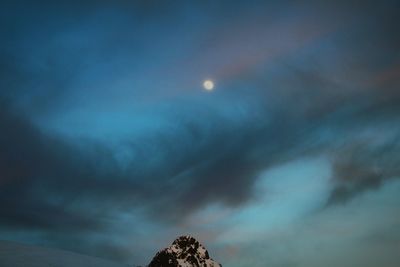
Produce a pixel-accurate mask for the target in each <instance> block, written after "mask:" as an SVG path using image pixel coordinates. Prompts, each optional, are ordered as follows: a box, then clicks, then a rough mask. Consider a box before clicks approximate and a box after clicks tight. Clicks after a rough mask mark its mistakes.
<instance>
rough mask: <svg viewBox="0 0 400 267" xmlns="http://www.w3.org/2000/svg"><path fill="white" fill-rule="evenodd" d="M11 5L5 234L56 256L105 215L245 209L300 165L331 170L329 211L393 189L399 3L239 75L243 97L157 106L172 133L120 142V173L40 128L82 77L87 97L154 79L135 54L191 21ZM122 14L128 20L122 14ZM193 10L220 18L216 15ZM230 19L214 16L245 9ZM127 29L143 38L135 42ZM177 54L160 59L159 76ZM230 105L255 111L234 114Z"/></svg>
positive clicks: (111, 160)
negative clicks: (317, 160) (130, 80)
mask: <svg viewBox="0 0 400 267" xmlns="http://www.w3.org/2000/svg"><path fill="white" fill-rule="evenodd" d="M9 5H10V6H8V9H2V10H3V11H1V14H2V15H3V14H4V16H0V19H1V22H2V23H0V24H1V25H3V26H1V31H2V34H3V36H4V42H2V44H1V45H0V47H1V48H2V52H0V77H1V80H0V85H1V89H0V90H1V91H0V96H1V97H2V99H3V100H2V102H1V103H0V130H1V135H0V175H1V180H0V214H1V219H0V223H1V226H2V227H4V228H5V229H28V230H40V231H44V232H47V233H48V234H49V236H48V238H49V239H54V240H56V242H58V243H60V244H64V245H65V244H66V243H69V242H67V241H66V240H67V239H68V238H67V236H63V235H62V236H60V235H59V232H60V231H61V230H62V231H65V232H75V233H76V232H79V233H82V234H83V235H85V234H87V235H90V234H93V233H94V232H101V231H106V230H105V229H107V228H108V227H110V222H109V221H107V217H108V216H112V215H116V214H118V213H119V212H121V213H122V212H131V211H132V210H134V209H136V208H143V209H144V210H145V214H146V215H147V216H149V217H150V218H152V219H154V218H155V219H157V220H160V221H161V222H163V223H171V224H173V223H176V222H177V221H179V220H180V218H182V217H184V216H187V215H189V214H191V213H192V212H194V211H196V210H199V209H201V208H202V207H205V206H206V205H207V204H210V203H222V204H224V205H228V206H234V207H238V206H240V205H243V204H245V203H247V202H248V201H249V200H251V199H252V198H253V189H254V188H253V187H254V182H255V181H256V180H257V178H258V175H259V174H260V172H261V171H264V170H266V169H268V168H270V167H273V166H277V165H279V164H282V163H284V162H286V161H290V160H292V159H296V158H300V157H304V156H309V155H320V154H327V155H329V156H330V157H331V158H332V163H333V184H334V188H333V190H332V194H331V195H330V196H329V197H328V198H329V200H328V205H331V204H337V203H345V202H346V201H347V200H349V199H351V198H352V197H354V196H357V195H358V194H359V193H361V192H364V191H365V190H368V189H371V188H377V187H379V186H380V185H381V184H382V183H384V182H385V181H386V180H388V179H393V178H395V177H399V167H398V166H400V164H399V156H398V152H399V138H400V133H399V128H398V126H397V125H398V123H399V119H400V118H399V114H400V113H399V112H400V110H399V107H400V105H398V103H400V93H399V90H398V88H399V85H400V81H399V78H398V77H399V75H398V74H399V73H400V72H399V69H400V67H399V66H400V64H399V63H400V62H399V59H400V58H399V56H400V55H399V51H398V47H400V40H399V37H398V36H399V35H398V34H397V27H396V26H397V25H398V23H397V20H398V19H397V12H395V11H396V9H395V8H394V7H393V6H396V4H395V3H394V4H393V6H392V5H389V4H387V5H380V6H379V8H377V9H375V6H374V5H372V6H369V5H367V6H366V7H364V9H362V10H358V11H356V13H355V14H354V17H355V19H354V20H356V22H354V21H353V20H352V19H351V18H349V16H348V15H347V16H345V19H346V22H347V23H348V24H350V26H348V28H344V26H343V25H339V26H336V23H334V24H335V27H334V29H335V30H334V31H333V32H331V31H330V32H328V33H325V34H326V36H323V37H321V39H318V40H317V41H315V42H316V44H314V45H311V48H309V49H308V50H307V49H304V50H306V52H304V50H301V49H300V50H301V51H299V52H298V54H297V51H296V52H293V53H288V54H285V55H282V56H280V57H277V58H275V59H274V60H273V61H272V63H270V64H272V65H274V66H273V67H271V66H270V65H268V64H267V65H268V66H265V65H263V62H262V63H259V62H258V63H257V64H253V65H252V64H248V65H249V66H247V64H245V65H246V69H244V68H243V73H240V74H238V75H237V77H233V78H231V80H232V81H230V82H231V84H238V86H237V87H240V88H239V89H235V88H237V87H234V88H233V89H232V90H231V91H229V92H227V90H225V89H221V92H220V93H219V92H217V91H216V92H215V94H214V97H215V99H216V100H212V101H211V100H209V99H211V98H204V97H203V96H202V97H203V98H201V100H194V99H193V96H192V95H183V96H182V97H181V98H179V99H178V100H175V99H174V100H171V101H170V102H168V101H169V100H168V101H166V102H168V103H167V104H168V105H170V106H172V107H170V108H158V107H157V108H154V110H153V112H154V113H157V114H158V113H162V115H160V116H155V118H158V119H159V118H161V119H162V120H163V122H166V124H167V126H165V125H162V126H161V127H159V128H157V129H155V130H151V131H149V130H146V131H145V133H144V134H138V135H132V136H131V137H130V138H126V139H125V140H123V141H121V145H122V146H123V147H124V149H126V150H127V151H128V152H127V153H128V155H129V156H130V157H129V159H128V160H126V161H127V162H124V164H121V160H120V159H118V157H117V155H116V154H117V153H115V149H114V148H113V147H112V145H109V144H106V143H104V142H100V141H98V140H96V141H94V140H91V139H90V138H86V139H84V140H83V139H80V138H77V137H74V138H70V139H68V138H66V137H65V136H63V135H61V134H55V133H54V132H50V131H47V130H45V127H41V126H40V124H39V123H37V121H36V120H35V116H37V114H41V115H43V114H45V115H46V116H51V115H52V113H53V112H55V111H56V110H57V111H58V112H59V113H63V112H64V111H66V110H68V109H67V108H66V106H68V105H69V106H73V105H74V104H75V103H76V102H75V101H76V95H79V93H80V92H79V90H78V89H76V88H75V86H76V81H77V80H79V81H81V79H82V77H86V76H87V77H89V78H87V79H88V80H87V81H86V82H87V83H89V84H90V83H91V82H92V81H94V80H95V81H96V84H95V85H94V86H93V87H96V86H101V85H102V82H103V80H101V79H100V81H99V80H97V79H98V77H104V76H107V75H110V76H112V77H113V78H115V77H118V78H119V76H118V75H117V74H115V73H119V71H120V70H121V72H122V74H123V75H125V76H128V74H127V73H128V71H126V70H125V71H123V70H124V69H125V68H126V67H127V66H128V65H129V64H127V63H126V62H131V61H132V62H133V63H132V65H134V66H135V67H132V68H129V71H131V70H135V68H138V69H140V70H142V69H146V68H148V69H151V68H152V67H153V66H152V65H146V64H147V63H148V61H151V60H150V59H149V58H144V59H143V58H141V57H140V56H141V54H143V53H145V52H146V47H147V46H151V45H154V43H159V39H158V38H157V35H158V34H161V33H162V32H163V29H164V28H163V27H162V26H163V25H164V24H165V25H167V26H168V27H172V26H176V25H180V26H179V27H178V29H177V30H176V28H174V31H175V30H176V31H178V32H179V29H180V30H181V31H182V32H184V33H186V30H187V29H186V28H184V26H182V25H184V24H185V23H182V22H181V21H184V22H185V21H187V20H186V19H184V18H186V16H184V15H182V14H185V12H189V11H187V10H191V8H189V7H187V6H182V7H180V8H178V9H174V8H175V7H176V5H166V4H165V3H164V4H163V5H161V6H160V5H158V4H154V2H150V3H149V1H143V2H142V1H139V2H135V3H134V4H132V3H130V2H129V3H128V2H126V3H125V2H121V3H120V4H118V5H115V6H113V9H112V10H111V11H107V12H105V11H104V10H108V7H109V5H110V4H109V3H108V4H106V3H103V4H101V5H100V6H96V7H93V6H92V5H91V4H84V5H82V6H79V7H76V8H72V7H68V8H67V9H66V10H67V11H69V12H67V13H66V14H67V15H65V14H64V13H63V12H64V11H65V10H64V9H63V8H66V7H63V6H61V7H60V6H57V7H55V6H53V4H50V3H48V4H47V5H43V6H39V5H33V4H30V5H27V6H18V5H16V4H9ZM103 5H104V6H103ZM125 5H126V6H127V7H128V9H125V8H121V7H125ZM197 5H198V6H200V7H202V8H204V10H209V11H210V12H211V10H217V11H218V12H217V11H215V12H216V13H218V14H219V12H222V10H220V9H221V7H220V6H219V5H218V6H217V7H215V9H214V8H212V4H210V3H208V4H205V5H204V6H203V5H201V4H196V7H197ZM189 6H190V5H189ZM27 8H32V9H34V10H35V11H36V12H27ZM192 8H193V7H192ZM230 8H231V9H229V10H226V11H225V12H226V13H221V14H230V12H231V11H232V10H237V9H240V8H239V7H238V6H236V5H232V6H231V5H230ZM335 8H338V9H340V8H342V7H340V6H339V7H335ZM343 8H349V10H351V11H353V10H354V9H356V8H355V7H352V8H350V7H347V6H346V7H343ZM194 9H196V8H194ZM5 10H10V12H9V14H8V15H7V14H5V13H7V12H6V11H5ZM201 10H203V9H201ZM274 10H275V9H274ZM279 10H280V9H279ZM323 10H325V9H323ZM335 10H336V9H335ZM130 11H132V12H133V13H132V14H131V13H129V12H130ZM250 11H251V8H249V12H250ZM190 12H192V11H190ZM302 12H304V11H302ZM324 12H326V11H324ZM336 12H339V11H336ZM211 13H212V12H211ZM334 13H335V12H334ZM350 13H352V12H350ZM99 14H100V15H99ZM127 14H130V16H128V15H127ZM179 14H180V16H179ZM196 14H198V13H196ZM17 15H18V16H17ZM23 15H24V16H25V15H26V17H24V19H22V16H23ZM335 15H338V13H335ZM350 17H351V16H350ZM16 18H18V19H16ZM172 18H174V19H172ZM229 18H230V17H229V16H227V18H226V21H228V22H229V21H230V20H229ZM136 19H137V20H138V21H136ZM170 19H171V20H173V21H174V22H173V23H168V20H170ZM190 21H192V20H190ZM226 21H225V20H224V23H222V24H223V25H224V26H223V28H224V27H228V26H227V24H226ZM3 22H4V23H3ZM192 22H193V23H194V24H196V23H197V22H195V21H192ZM262 22H263V21H262ZM135 23H137V24H135ZM347 23H344V24H346V25H345V26H346V27H347ZM363 23H366V24H365V25H366V26H365V27H364V26H363ZM130 24H134V25H141V26H142V27H136V28H134V27H132V29H131V27H130V26H126V25H130ZM228 24H229V23H228ZM4 25H8V26H7V27H5V26H4ZM196 25H197V24H196ZM168 27H167V28H168ZM180 27H182V28H180ZM196 27H197V26H196ZM336 27H338V28H336ZM133 28H134V29H133ZM142 28H144V29H142ZM159 28H161V30H160V29H159ZM224 29H225V28H224ZM294 30H296V29H294ZM302 30H303V29H302ZM130 31H132V32H134V34H128V33H127V32H130ZM201 33H203V32H201ZM199 35H201V34H199ZM163 36H164V35H163ZM177 36H178V37H180V38H182V39H184V37H183V36H186V35H185V34H182V35H180V34H178V35H177ZM36 39H38V40H39V41H38V40H36ZM143 40H145V41H143ZM173 43H174V44H175V42H173ZM222 43H223V42H222ZM156 48H163V44H162V45H160V46H156ZM167 48H170V47H168V46H167ZM172 48H174V47H172ZM317 48H318V49H317ZM166 50H167V49H166ZM176 50H178V49H175V50H174V49H171V51H175V52H176ZM156 52H157V51H155V52H154V53H156ZM217 52H218V53H219V52H221V53H222V52H223V51H219V50H218V51H216V53H215V54H218V53H217ZM232 54H234V53H232ZM151 55H152V56H153V53H151ZM174 55H175V54H173V56H166V58H168V59H167V60H166V62H167V63H165V65H166V66H169V64H170V63H171V61H169V60H170V58H172V57H174ZM196 56H198V55H196ZM196 56H195V57H193V58H196ZM160 58H163V57H162V56H160ZM233 62H234V61H233ZM108 63H109V64H108ZM245 63H247V62H245ZM110 65H111V67H110ZM250 65H251V66H250ZM129 66H130V65H129ZM143 66H144V67H143ZM92 68H93V69H95V71H94V74H93V73H91V72H90V70H92ZM114 68H115V69H116V71H115V70H114ZM240 69H241V68H240ZM241 70H242V69H241ZM222 72H223V70H221V73H222ZM113 75H114V76H113ZM92 76H93V77H95V78H93V79H94V80H91V79H92ZM141 76H143V75H141ZM87 91H90V90H87ZM87 91H85V92H82V94H84V93H87ZM107 93H110V91H107ZM152 93H153V91H151V92H150V94H152ZM110 94H111V93H110ZM249 95H250V97H249ZM87 98H89V101H93V102H96V99H92V98H90V96H88V97H87ZM5 99H6V100H5ZM66 99H67V100H66ZM182 99H183V100H182ZM238 99H239V100H243V102H246V101H247V100H249V99H250V101H248V103H247V102H246V104H247V105H244V106H243V105H241V104H242V103H241V101H238ZM202 101H204V102H202ZM207 101H209V102H207ZM99 103H100V104H99ZM99 103H95V105H98V106H101V102H99ZM210 103H211V104H210ZM38 110H39V112H38ZM143 112H146V111H143ZM32 114H33V115H32ZM44 117H45V116H44ZM152 118H153V117H152ZM129 123H131V122H129ZM132 123H135V122H132ZM72 243H74V242H72V241H70V244H72ZM71 247H72V245H71ZM83 247H84V249H85V250H89V247H90V246H89V245H87V244H82V248H83ZM112 250H113V249H112V248H111V247H106V246H103V248H99V249H98V252H95V253H99V254H100V253H102V252H103V251H111V252H110V253H109V254H110V256H111V257H122V256H121V255H120V254H119V252H118V251H121V249H120V248H118V249H117V250H116V251H112ZM99 251H100V252H99Z"/></svg>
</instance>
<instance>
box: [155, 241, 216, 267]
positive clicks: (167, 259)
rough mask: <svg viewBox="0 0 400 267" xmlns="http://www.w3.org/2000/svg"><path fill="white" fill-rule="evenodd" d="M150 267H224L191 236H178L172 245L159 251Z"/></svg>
mask: <svg viewBox="0 0 400 267" xmlns="http://www.w3.org/2000/svg"><path fill="white" fill-rule="evenodd" d="M148 267H222V265H221V264H219V263H217V262H215V261H214V260H213V259H211V258H210V256H209V254H208V251H207V250H206V249H205V248H204V246H203V245H201V244H200V243H199V242H198V241H197V240H196V239H194V238H193V237H191V236H181V237H179V238H177V239H176V240H175V241H174V242H173V243H172V245H171V246H170V247H168V248H166V249H163V250H161V251H159V252H158V253H157V254H156V255H155V256H154V258H153V260H152V261H151V262H150V264H149V265H148Z"/></svg>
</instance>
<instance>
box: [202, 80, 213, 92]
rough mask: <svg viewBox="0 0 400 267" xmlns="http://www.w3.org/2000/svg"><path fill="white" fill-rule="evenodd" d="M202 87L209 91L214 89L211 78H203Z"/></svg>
mask: <svg viewBox="0 0 400 267" xmlns="http://www.w3.org/2000/svg"><path fill="white" fill-rule="evenodd" d="M203 87H204V89H206V90H207V91H211V90H213V89H214V82H213V81H211V80H205V81H204V82H203Z"/></svg>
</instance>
